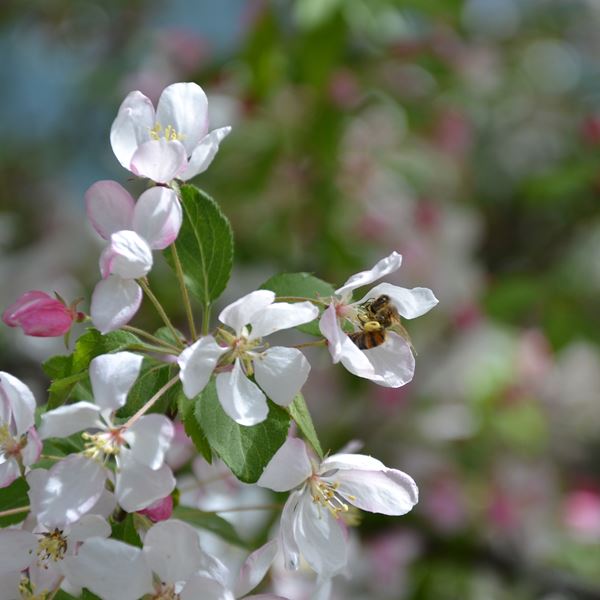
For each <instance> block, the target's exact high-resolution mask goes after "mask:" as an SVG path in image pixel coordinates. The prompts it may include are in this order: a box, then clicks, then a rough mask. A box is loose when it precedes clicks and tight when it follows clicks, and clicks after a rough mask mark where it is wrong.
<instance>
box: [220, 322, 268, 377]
mask: <svg viewBox="0 0 600 600" xmlns="http://www.w3.org/2000/svg"><path fill="white" fill-rule="evenodd" d="M219 338H220V340H221V341H223V342H224V343H225V344H227V345H228V346H229V348H230V351H229V352H227V354H225V355H224V356H223V358H222V359H221V361H220V364H222V365H228V364H230V363H233V362H235V361H236V360H237V359H238V358H239V360H240V362H241V363H242V367H243V369H244V372H245V373H246V375H247V376H248V377H250V376H251V375H252V374H253V373H254V367H253V365H252V361H253V360H254V359H255V358H256V356H255V354H253V353H256V352H260V351H261V350H262V349H265V348H266V347H267V344H265V343H263V341H262V339H261V338H259V339H256V340H249V339H248V330H247V328H245V327H244V329H243V331H242V334H241V335H240V336H239V337H236V336H235V335H234V334H232V333H230V332H229V331H227V330H225V329H221V330H219Z"/></svg>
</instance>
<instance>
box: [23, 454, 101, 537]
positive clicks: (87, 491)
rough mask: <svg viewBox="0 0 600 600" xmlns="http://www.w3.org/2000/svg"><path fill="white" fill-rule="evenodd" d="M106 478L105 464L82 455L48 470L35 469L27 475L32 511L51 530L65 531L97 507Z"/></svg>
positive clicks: (72, 457)
mask: <svg viewBox="0 0 600 600" xmlns="http://www.w3.org/2000/svg"><path fill="white" fill-rule="evenodd" d="M106 475H107V472H106V469H105V468H104V467H103V466H102V465H100V464H98V463H97V462H95V461H93V460H90V459H88V458H85V457H84V456H81V455H79V454H71V455H69V456H67V457H66V458H65V459H63V460H61V461H60V462H58V463H56V464H55V465H54V466H53V467H52V468H51V469H50V470H49V471H43V470H42V469H34V470H33V471H30V472H29V474H28V475H27V483H28V484H29V501H30V502H29V503H30V505H31V512H32V513H33V514H34V515H35V516H36V517H37V520H38V522H39V523H40V524H42V525H44V526H46V527H48V528H49V529H51V528H53V527H58V528H59V529H62V528H64V526H65V525H67V524H68V523H74V522H75V521H77V520H79V519H80V518H81V517H82V516H83V515H85V514H86V513H87V512H89V511H90V509H91V508H92V507H93V506H94V505H95V504H96V502H97V501H98V499H99V498H100V495H101V494H102V491H103V490H104V483H105V481H106Z"/></svg>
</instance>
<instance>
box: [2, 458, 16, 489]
mask: <svg viewBox="0 0 600 600" xmlns="http://www.w3.org/2000/svg"><path fill="white" fill-rule="evenodd" d="M0 458H1V455H0ZM20 476H21V470H20V469H19V463H18V462H17V460H16V458H13V457H12V456H11V457H10V458H8V459H7V460H5V461H4V462H0V488H5V487H8V486H9V485H10V484H11V483H12V482H13V481H14V480H15V479H18V478H19V477H20Z"/></svg>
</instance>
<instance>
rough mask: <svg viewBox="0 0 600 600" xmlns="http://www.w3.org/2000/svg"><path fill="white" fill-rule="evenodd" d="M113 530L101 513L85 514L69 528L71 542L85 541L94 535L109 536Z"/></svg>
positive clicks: (68, 534)
mask: <svg viewBox="0 0 600 600" xmlns="http://www.w3.org/2000/svg"><path fill="white" fill-rule="evenodd" d="M111 532H112V530H111V527H110V525H109V524H108V521H107V520H106V519H104V518H103V517H101V516H100V515H93V514H92V515H84V516H83V517H81V519H79V521H77V522H76V523H73V525H71V527H69V528H68V533H67V537H68V538H69V542H71V543H73V542H85V540H87V539H89V538H92V537H101V538H108V537H110V534H111Z"/></svg>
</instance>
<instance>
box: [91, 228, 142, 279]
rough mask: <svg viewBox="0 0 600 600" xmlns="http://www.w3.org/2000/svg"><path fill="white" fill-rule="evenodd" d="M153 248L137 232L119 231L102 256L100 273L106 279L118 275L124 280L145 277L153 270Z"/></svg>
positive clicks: (111, 237)
mask: <svg viewBox="0 0 600 600" xmlns="http://www.w3.org/2000/svg"><path fill="white" fill-rule="evenodd" d="M152 262H153V261H152V248H150V246H149V245H148V244H147V243H146V241H145V240H144V239H143V238H142V237H140V236H139V235H138V234H137V233H136V232H135V231H129V230H126V229H125V230H123V231H117V233H113V234H112V235H111V236H110V244H109V245H108V246H107V247H106V248H105V249H104V250H103V252H102V254H101V255H100V272H101V273H102V277H104V279H106V278H107V277H108V276H109V275H118V276H119V277H121V278H123V279H138V278H139V277H144V275H146V274H147V273H148V272H149V271H150V269H151V268H152Z"/></svg>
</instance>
